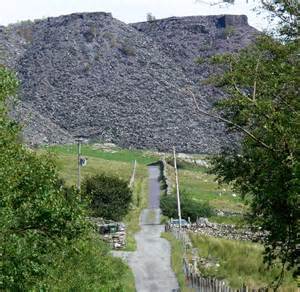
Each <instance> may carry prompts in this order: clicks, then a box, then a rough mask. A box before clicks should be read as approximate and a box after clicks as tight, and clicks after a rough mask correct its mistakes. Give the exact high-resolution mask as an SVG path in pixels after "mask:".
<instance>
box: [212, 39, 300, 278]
mask: <svg viewBox="0 0 300 292" xmlns="http://www.w3.org/2000/svg"><path fill="white" fill-rule="evenodd" d="M217 59H218V60H217V61H219V62H221V63H222V66H223V67H224V68H227V70H226V72H225V74H224V75H223V76H219V77H218V79H219V81H218V84H219V85H220V86H222V87H223V88H224V89H225V90H226V91H227V93H228V94H229V96H230V99H226V100H223V101H221V102H220V103H219V104H218V108H219V110H220V112H221V114H222V117H223V118H225V119H226V120H228V121H229V122H228V128H229V130H231V131H234V132H238V133H240V135H241V145H240V146H238V147H236V148H234V149H232V148H231V149H224V151H223V153H221V154H220V155H218V156H216V157H215V158H214V159H213V160H212V164H213V169H212V172H214V173H215V174H217V176H218V180H219V181H220V182H225V183H231V184H232V185H233V187H234V188H235V189H236V190H237V192H238V193H240V194H241V195H242V196H243V197H248V198H249V201H250V202H251V203H250V206H251V214H250V217H249V218H250V222H251V223H252V224H254V225H257V226H260V227H261V228H263V229H264V230H266V231H268V236H267V238H266V240H265V242H264V244H265V255H266V260H268V262H269V263H272V262H273V261H274V260H275V258H277V257H279V258H280V259H281V260H282V263H283V264H286V265H289V266H290V267H293V266H298V267H299V257H298V254H297V253H298V252H297V243H299V242H300V238H299V236H300V229H299V228H300V225H299V217H300V213H299V193H300V160H299V158H300V152H299V149H300V99H299V87H300V79H299V76H300V70H299V68H300V66H299V65H300V64H299V41H298V40H293V41H290V42H286V43H285V44H282V43H280V42H277V41H275V40H273V39H272V38H270V37H267V36H262V37H260V38H259V39H258V40H257V42H256V43H255V44H254V45H253V46H251V47H249V48H246V49H244V50H243V51H241V52H240V54H238V55H237V54H234V55H226V56H223V57H220V56H219V57H218V58H217ZM298 273H299V271H298Z"/></svg>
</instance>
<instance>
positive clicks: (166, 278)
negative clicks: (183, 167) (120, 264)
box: [114, 166, 178, 292]
mask: <svg viewBox="0 0 300 292" xmlns="http://www.w3.org/2000/svg"><path fill="white" fill-rule="evenodd" d="M158 179H159V168H158V167H157V166H149V205H148V209H144V210H143V211H142V214H141V218H140V224H141V231H140V232H139V233H137V234H136V235H135V239H136V242H137V250H136V251H135V252H132V253H130V252H115V253H114V254H115V255H116V256H121V257H123V258H124V259H125V260H126V261H127V262H128V264H129V266H130V267H131V269H132V270H133V272H134V276H135V287H136V289H137V291H138V292H146V291H147V292H154V291H155V292H160V291H161V292H169V291H177V289H178V283H177V280H176V277H175V274H174V272H173V271H172V268H171V248H170V244H169V242H168V241H167V240H165V239H163V238H161V237H160V234H161V232H163V231H164V226H163V225H160V209H159V196H160V184H159V180H158Z"/></svg>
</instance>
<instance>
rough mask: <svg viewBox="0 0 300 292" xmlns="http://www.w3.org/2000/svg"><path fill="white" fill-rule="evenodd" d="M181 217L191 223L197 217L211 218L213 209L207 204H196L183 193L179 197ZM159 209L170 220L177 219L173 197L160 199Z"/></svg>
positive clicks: (166, 196) (175, 200) (175, 202)
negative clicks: (189, 220)
mask: <svg viewBox="0 0 300 292" xmlns="http://www.w3.org/2000/svg"><path fill="white" fill-rule="evenodd" d="M180 199H181V216H182V218H184V219H187V218H188V217H190V219H191V221H196V220H197V217H211V216H213V215H214V209H213V208H212V207H211V206H210V205H209V204H208V203H207V202H205V203H201V202H197V201H195V200H193V199H191V198H189V197H188V195H187V194H186V193H185V192H182V196H181V198H180ZM160 208H161V210H162V213H163V215H165V216H168V217H170V218H177V217H178V213H177V198H176V196H175V195H164V196H162V197H161V199H160Z"/></svg>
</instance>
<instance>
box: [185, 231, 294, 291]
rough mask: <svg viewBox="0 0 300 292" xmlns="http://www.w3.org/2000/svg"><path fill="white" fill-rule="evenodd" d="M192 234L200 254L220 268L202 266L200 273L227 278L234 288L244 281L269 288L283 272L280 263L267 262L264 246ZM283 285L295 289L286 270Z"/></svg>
mask: <svg viewBox="0 0 300 292" xmlns="http://www.w3.org/2000/svg"><path fill="white" fill-rule="evenodd" d="M190 237H191V240H192V243H193V247H195V248H197V249H198V251H199V256H201V257H204V258H207V259H209V260H210V261H212V262H215V263H218V264H219V266H218V267H213V268H207V269H205V268H202V269H201V272H202V273H203V274H206V275H209V276H214V277H217V278H219V279H226V280H227V281H228V282H229V284H230V286H232V287H233V288H239V287H242V285H243V284H245V285H247V286H248V287H251V288H261V287H270V286H271V285H272V281H273V280H274V279H275V278H276V276H278V275H279V273H280V267H279V266H275V265H274V266H272V268H271V269H267V267H266V266H265V265H264V263H263V256H262V252H263V247H262V246H261V245H258V244H254V243H251V242H242V241H235V240H226V239H219V238H214V237H208V236H203V235H195V234H190ZM283 288H284V291H296V284H295V282H294V280H293V278H292V274H291V273H290V272H286V277H285V281H284V284H283Z"/></svg>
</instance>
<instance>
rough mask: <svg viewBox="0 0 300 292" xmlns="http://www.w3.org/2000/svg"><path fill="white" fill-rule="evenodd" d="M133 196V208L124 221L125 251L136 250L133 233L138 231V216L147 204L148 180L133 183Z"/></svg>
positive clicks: (144, 178) (141, 179) (145, 178)
mask: <svg viewBox="0 0 300 292" xmlns="http://www.w3.org/2000/svg"><path fill="white" fill-rule="evenodd" d="M133 195H134V207H133V208H132V209H131V210H130V212H129V213H128V214H127V216H126V217H125V219H124V222H125V224H126V227H127V229H126V231H127V234H126V236H127V237H126V238H127V245H126V248H125V250H126V251H135V250H136V241H135V238H134V235H135V233H137V232H138V231H140V225H139V223H140V214H141V211H142V209H144V208H146V206H147V203H148V200H147V198H148V178H147V177H146V176H145V177H143V178H140V179H138V180H137V181H136V182H135V186H134V192H133Z"/></svg>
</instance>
